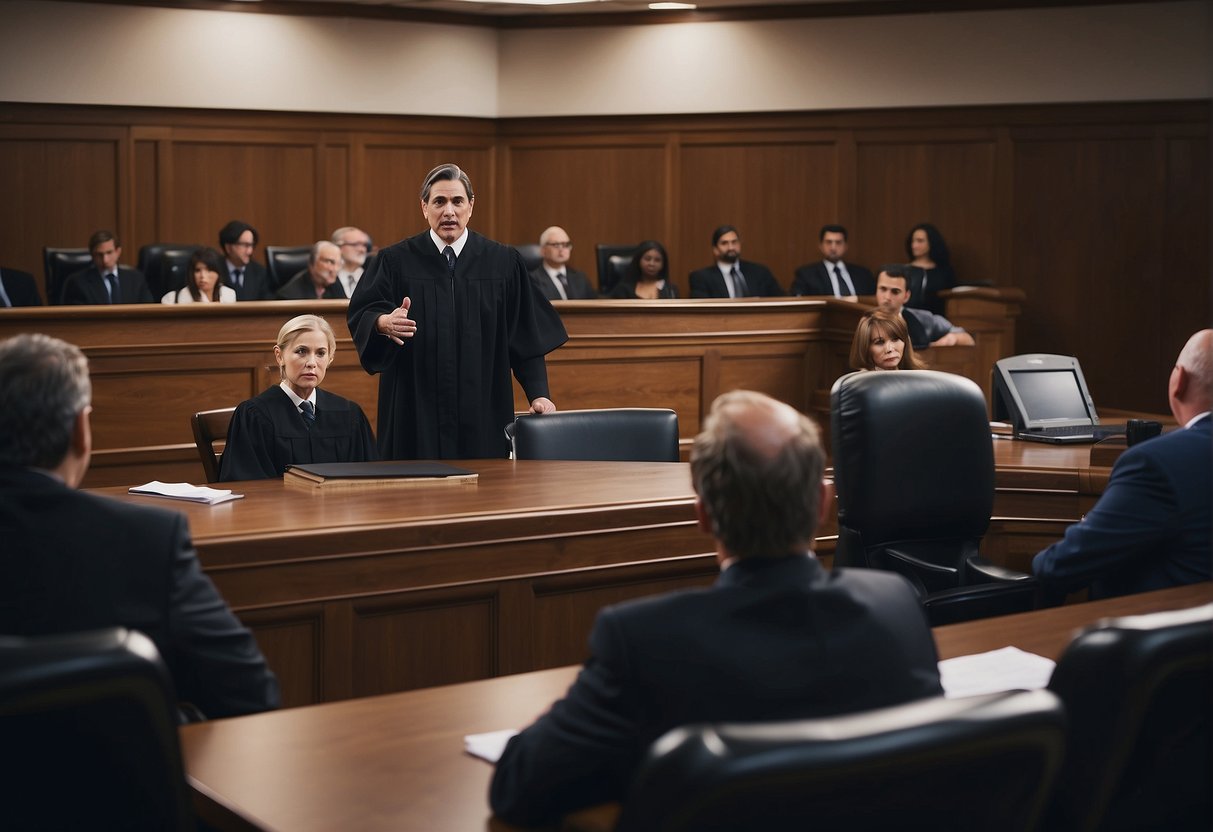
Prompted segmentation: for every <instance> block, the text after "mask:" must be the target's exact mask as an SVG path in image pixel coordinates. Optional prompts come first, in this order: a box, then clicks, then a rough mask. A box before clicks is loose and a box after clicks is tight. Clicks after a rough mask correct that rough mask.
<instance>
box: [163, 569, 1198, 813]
mask: <svg viewBox="0 0 1213 832" xmlns="http://www.w3.org/2000/svg"><path fill="white" fill-rule="evenodd" d="M1211 599H1213V585H1211V584H1208V583H1205V584H1198V585H1195V586H1189V587H1180V588H1176V589H1169V590H1160V591H1158V592H1149V593H1143V594H1140V595H1133V596H1127V597H1124V598H1115V599H1111V600H1107V601H1096V602H1091V603H1087V604H1076V605H1072V606H1068V607H1060V608H1056V609H1051V610H1042V611H1040V612H1033V613H1025V614H1022V615H1016V616H1007V617H1004V618H995V619H988V620H985V621H978V622H971V623H967V624H954V625H951V626H948V627H940V628H937V629H936V630H935V641H936V644H937V645H938V648H939V653H940V657H941V658H952V657H954V656H958V655H965V654H969V653H976V652H981V651H985V650H992V649H996V648H999V647H1004V646H1007V645H1014V646H1016V647H1019V648H1021V649H1024V650H1029V651H1031V652H1034V653H1038V654H1041V655H1044V656H1047V657H1049V658H1053V659H1056V658H1057V657H1058V656H1059V655H1060V653H1061V651H1062V650H1063V648H1064V647H1065V645H1066V643H1068V641H1069V640H1070V638H1071V637H1072V635H1073V632H1074V630H1075V629H1076V628H1078V627H1081V626H1083V625H1085V624H1088V623H1091V622H1093V621H1095V620H1097V619H1099V618H1102V617H1105V616H1119V615H1132V614H1139V613H1147V612H1155V611H1160V610H1171V609H1180V608H1184V607H1190V606H1195V605H1198V604H1202V603H1206V602H1208V601H1210V600H1211ZM576 672H577V668H576V667H561V668H556V669H554V670H546V671H539V672H534V673H524V674H519V675H515V676H505V677H501V678H498V679H487V680H483V681H478V682H469V683H465V684H461V685H454V686H449V687H441V688H432V689H429V690H419V691H410V692H407V693H400V694H392V695H388V696H378V697H373V698H367V699H359V700H353V701H349V702H337V703H330V704H325V705H318V706H314V707H309V708H295V709H292V710H286V711H278V712H272V713H266V714H258V715H255V716H248V717H239V718H236V719H226V720H216V721H214V722H209V723H202V724H199V725H191V726H187V727H185V728H183V729H181V739H182V747H183V753H184V756H185V761H186V769H187V771H188V773H189V779H190V783H191V785H192V786H193V788H194V789H195V792H196V801H195V805H196V806H197V807H198V810H199V814H200V815H201V816H202V817H203V818H204V819H205V820H207V821H208V822H210V823H212V824H214V825H215V826H217V827H219V828H221V829H250V828H251V829H275V830H290V832H308V831H309V830H317V831H318V832H319V831H320V830H324V832H328V830H334V829H358V830H362V831H363V832H373V830H381V829H382V830H394V831H395V832H407V830H425V832H445V830H451V831H452V832H455V831H456V830H458V831H459V832H463V831H464V830H475V829H484V828H486V827H488V828H499V827H500V828H504V827H501V825H500V824H499V823H498V822H496V821H493V820H491V819H490V816H489V810H488V803H487V794H488V784H489V780H490V778H491V776H492V768H491V767H490V766H489V765H488V764H487V763H485V762H483V761H481V760H477V759H474V758H472V757H469V756H467V755H465V754H463V753H462V748H463V737H464V736H465V735H466V734H471V733H480V732H485V731H492V730H497V729H500V728H510V727H521V726H523V725H526V724H527V723H529V722H530V721H531V720H533V719H534V718H535V717H536V716H537V715H539V714H540V713H542V712H543V711H544V710H546V709H547V707H548V705H549V704H550V703H551V702H552V701H553V700H555V699H557V698H559V697H560V696H562V695H563V693H564V691H565V689H566V688H567V687H568V685H569V684H570V682H572V680H573V678H574V676H575V674H576Z"/></svg>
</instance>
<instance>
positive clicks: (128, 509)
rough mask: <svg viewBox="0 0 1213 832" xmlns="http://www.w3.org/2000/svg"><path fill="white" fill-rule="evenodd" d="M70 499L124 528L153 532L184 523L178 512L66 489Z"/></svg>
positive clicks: (182, 516) (95, 514) (183, 518)
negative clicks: (69, 493)
mask: <svg viewBox="0 0 1213 832" xmlns="http://www.w3.org/2000/svg"><path fill="white" fill-rule="evenodd" d="M68 490H69V491H70V492H71V495H72V496H71V497H70V499H71V500H72V501H74V502H76V503H77V505H78V506H80V507H81V508H82V509H86V510H88V511H89V512H91V513H92V514H93V515H94V516H106V517H109V518H112V520H113V522H114V523H121V524H123V526H124V527H125V528H129V529H135V530H140V529H141V530H144V531H148V532H153V531H157V530H164V529H168V528H172V527H174V526H176V525H177V524H179V523H181V522H184V520H185V517H184V515H182V514H181V513H180V512H176V511H173V510H172V509H168V508H162V507H160V506H145V505H137V504H135V503H127V502H124V501H122V500H118V499H115V498H114V497H109V496H106V495H104V494H93V493H91V492H88V491H80V490H78V489H68Z"/></svg>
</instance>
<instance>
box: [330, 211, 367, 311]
mask: <svg viewBox="0 0 1213 832" xmlns="http://www.w3.org/2000/svg"><path fill="white" fill-rule="evenodd" d="M332 243H333V245H335V246H337V248H339V249H341V267H340V268H339V269H338V270H337V282H338V283H339V284H341V291H342V292H343V293H344V294H343V297H347V298H352V297H353V296H354V289H355V288H357V286H358V281H359V280H361V279H362V272H363V268H364V267H365V266H366V257H367V254H369V253H370V250H371V236H370V235H369V234H367V233H366V232H365V231H363V230H362V229H361V228H355V227H354V226H352V225H347V226H345V227H343V228H338V229H337V230H336V231H334V232H333V236H332Z"/></svg>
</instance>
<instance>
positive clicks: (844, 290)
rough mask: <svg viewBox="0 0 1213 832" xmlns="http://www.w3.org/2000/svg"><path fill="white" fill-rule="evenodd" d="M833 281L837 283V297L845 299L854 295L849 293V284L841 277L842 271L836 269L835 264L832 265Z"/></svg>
mask: <svg viewBox="0 0 1213 832" xmlns="http://www.w3.org/2000/svg"><path fill="white" fill-rule="evenodd" d="M834 279H835V280H837V281H838V297H840V298H847V297H850V296H851V295H852V294H854V293H853V292H852V291H851V286H850V284H849V283H847V281H846V278H844V277H843V276H842V269H840V268H838V264H837V263H835V264H834Z"/></svg>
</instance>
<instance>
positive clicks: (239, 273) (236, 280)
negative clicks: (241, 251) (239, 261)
mask: <svg viewBox="0 0 1213 832" xmlns="http://www.w3.org/2000/svg"><path fill="white" fill-rule="evenodd" d="M232 283H233V284H234V285H235V287H236V288H237V289H241V288H243V287H244V269H236V270H235V271H234V272H232Z"/></svg>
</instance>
